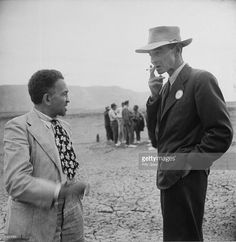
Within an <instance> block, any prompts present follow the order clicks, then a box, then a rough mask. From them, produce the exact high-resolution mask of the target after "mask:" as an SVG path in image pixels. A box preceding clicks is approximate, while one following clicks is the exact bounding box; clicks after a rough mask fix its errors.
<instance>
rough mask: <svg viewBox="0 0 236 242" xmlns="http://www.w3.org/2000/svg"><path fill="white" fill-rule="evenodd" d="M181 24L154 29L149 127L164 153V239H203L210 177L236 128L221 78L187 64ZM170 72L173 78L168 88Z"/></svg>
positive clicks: (149, 49)
mask: <svg viewBox="0 0 236 242" xmlns="http://www.w3.org/2000/svg"><path fill="white" fill-rule="evenodd" d="M191 42H192V39H186V40H181V37H180V30H179V28H178V27H176V26H160V27H156V28H152V29H150V30H149V42H148V45H146V46H144V47H142V48H140V49H137V50H136V52H137V53H148V54H149V55H150V57H151V63H152V64H153V68H152V69H151V72H150V74H151V75H150V80H149V87H150V90H151V97H150V98H149V99H148V102H147V119H148V120H147V126H148V130H149V135H150V137H151V141H152V144H153V146H154V147H156V148H157V150H158V158H159V160H158V161H159V162H158V170H157V187H158V188H159V189H160V190H161V209H162V215H163V239H164V241H202V240H203V234H202V221H203V214H204V204H205V196H206V190H207V177H208V174H209V168H210V166H211V164H212V163H213V162H214V161H215V160H216V159H218V158H219V157H220V156H221V155H222V154H223V153H224V152H226V151H227V149H228V148H229V146H230V144H231V141H232V136H233V130H232V126H231V123H230V119H229V114H228V112H227V109H226V105H225V101H224V98H223V95H222V93H221V90H220V88H219V86H218V83H217V80H216V78H215V77H214V76H213V75H212V74H211V73H209V72H207V71H203V70H197V69H193V68H191V67H190V66H189V65H188V64H186V63H185V62H184V61H183V58H182V48H183V47H185V46H187V45H189V44H190V43H191ZM155 70H156V71H157V72H158V73H159V74H163V73H165V72H167V73H168V74H169V80H168V81H167V82H166V84H165V85H164V86H163V85H162V84H163V78H162V77H161V76H160V77H156V76H155V74H154V71H155Z"/></svg>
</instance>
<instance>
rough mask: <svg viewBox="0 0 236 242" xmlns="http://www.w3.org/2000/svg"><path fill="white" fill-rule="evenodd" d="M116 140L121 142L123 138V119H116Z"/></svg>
mask: <svg viewBox="0 0 236 242" xmlns="http://www.w3.org/2000/svg"><path fill="white" fill-rule="evenodd" d="M118 140H119V141H120V142H122V141H123V140H124V121H123V120H122V119H118Z"/></svg>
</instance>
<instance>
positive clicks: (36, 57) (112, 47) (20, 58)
mask: <svg viewBox="0 0 236 242" xmlns="http://www.w3.org/2000/svg"><path fill="white" fill-rule="evenodd" d="M158 25H177V26H179V27H180V29H181V36H182V39H186V38H193V42H192V43H191V44H190V45H189V46H187V47H185V48H184V50H183V57H184V59H185V61H186V62H187V63H189V64H190V65H191V66H192V67H196V68H201V69H206V70H208V71H210V72H212V73H213V74H214V75H215V76H216V77H217V78H218V81H219V85H220V87H221V89H222V91H223V94H224V96H225V99H226V100H227V101H230V100H235V101H236V48H235V43H236V2H235V1H226V0H225V1H220V0H186V1H184V0H106V1H105V0H48V1H46V0H5V1H0V85H3V84H26V83H27V81H28V79H29V77H30V76H31V75H32V74H33V73H34V72H35V71H37V70H38V69H42V68H54V69H58V70H60V71H61V72H62V73H63V74H64V76H65V79H66V82H67V83H68V84H70V85H79V86H93V85H103V86H111V85H116V86H121V87H124V88H128V89H132V90H135V91H147V90H148V86H147V81H148V73H147V72H146V71H145V69H146V68H147V67H148V66H149V63H150V62H149V61H150V60H149V56H148V55H147V54H137V53H135V49H136V48H139V47H141V46H143V45H145V44H146V43H147V39H148V29H149V28H151V27H155V26H158Z"/></svg>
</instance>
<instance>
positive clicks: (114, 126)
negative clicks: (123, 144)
mask: <svg viewBox="0 0 236 242" xmlns="http://www.w3.org/2000/svg"><path fill="white" fill-rule="evenodd" d="M111 129H112V133H113V141H114V143H115V144H116V143H117V141H118V122H117V120H114V121H111Z"/></svg>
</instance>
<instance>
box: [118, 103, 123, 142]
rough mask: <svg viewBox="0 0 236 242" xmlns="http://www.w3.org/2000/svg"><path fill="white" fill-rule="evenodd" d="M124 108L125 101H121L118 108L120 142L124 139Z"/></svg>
mask: <svg viewBox="0 0 236 242" xmlns="http://www.w3.org/2000/svg"><path fill="white" fill-rule="evenodd" d="M123 108H124V103H123V102H122V103H121V107H119V108H117V117H118V142H119V144H121V143H123V141H124V120H123V118H122V110H123Z"/></svg>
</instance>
